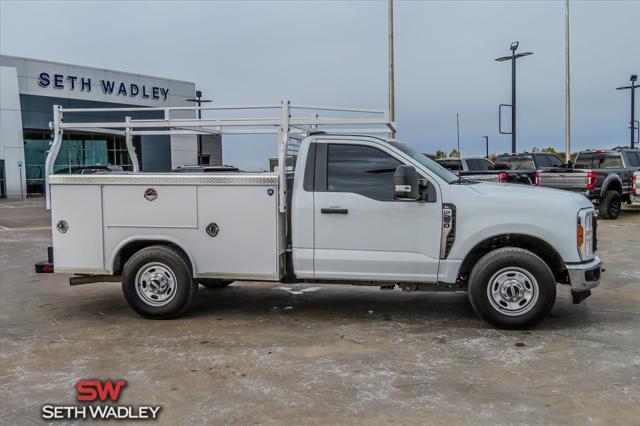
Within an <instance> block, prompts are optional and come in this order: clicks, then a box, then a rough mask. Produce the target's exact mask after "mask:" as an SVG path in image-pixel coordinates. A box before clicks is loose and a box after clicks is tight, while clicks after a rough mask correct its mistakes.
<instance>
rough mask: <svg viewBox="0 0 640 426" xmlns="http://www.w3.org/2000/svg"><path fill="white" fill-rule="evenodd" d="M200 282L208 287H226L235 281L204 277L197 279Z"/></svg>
mask: <svg viewBox="0 0 640 426" xmlns="http://www.w3.org/2000/svg"><path fill="white" fill-rule="evenodd" d="M197 281H198V284H200V285H201V286H203V287H206V288H218V289H220V288H225V287H228V286H229V285H230V284H231V283H233V281H225V280H216V279H208V278H203V279H199V280H197Z"/></svg>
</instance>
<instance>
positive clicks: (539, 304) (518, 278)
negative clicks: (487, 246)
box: [469, 247, 556, 328]
mask: <svg viewBox="0 0 640 426" xmlns="http://www.w3.org/2000/svg"><path fill="white" fill-rule="evenodd" d="M555 299H556V282H555V278H554V276H553V273H552V272H551V269H549V266H548V265H547V264H546V263H545V262H544V261H543V260H542V259H541V258H540V257H538V256H536V255H535V254H534V253H532V252H530V251H528V250H524V249H520V248H517V247H504V248H501V249H497V250H494V251H492V252H489V253H488V254H486V255H484V256H483V257H482V258H481V259H480V260H479V261H478V262H477V263H476V265H475V266H474V267H473V270H472V271H471V275H470V276H469V300H470V302H471V305H472V306H473V309H474V310H475V311H476V313H477V314H478V315H479V316H480V317H481V318H482V319H484V320H485V321H488V322H490V323H492V324H495V325H497V326H499V327H504V328H526V327H530V326H532V325H535V324H536V323H538V322H540V321H541V320H542V319H544V318H545V317H546V316H547V315H548V314H549V312H550V311H551V308H552V307H553V304H554V302H555Z"/></svg>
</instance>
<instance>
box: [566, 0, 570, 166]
mask: <svg viewBox="0 0 640 426" xmlns="http://www.w3.org/2000/svg"><path fill="white" fill-rule="evenodd" d="M564 6H565V7H564V53H565V63H564V152H565V154H564V162H565V163H567V164H569V161H570V160H571V68H570V66H571V60H570V59H571V58H570V56H569V48H570V41H571V39H570V33H569V0H565V5H564Z"/></svg>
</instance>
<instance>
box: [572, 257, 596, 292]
mask: <svg viewBox="0 0 640 426" xmlns="http://www.w3.org/2000/svg"><path fill="white" fill-rule="evenodd" d="M567 271H568V272H569V284H570V285H571V291H572V292H582V291H589V290H590V289H592V288H594V287H598V286H599V285H600V273H601V272H602V271H603V268H602V259H600V257H598V256H596V257H594V258H593V259H591V260H589V261H587V262H583V263H572V264H568V265H567Z"/></svg>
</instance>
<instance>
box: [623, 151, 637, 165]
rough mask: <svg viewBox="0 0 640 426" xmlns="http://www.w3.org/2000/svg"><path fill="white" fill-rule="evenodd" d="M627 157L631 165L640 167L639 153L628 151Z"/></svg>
mask: <svg viewBox="0 0 640 426" xmlns="http://www.w3.org/2000/svg"><path fill="white" fill-rule="evenodd" d="M626 154H627V159H628V161H627V162H628V163H629V164H628V166H629V167H640V160H639V159H638V154H637V153H635V152H633V151H627V152H626Z"/></svg>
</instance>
